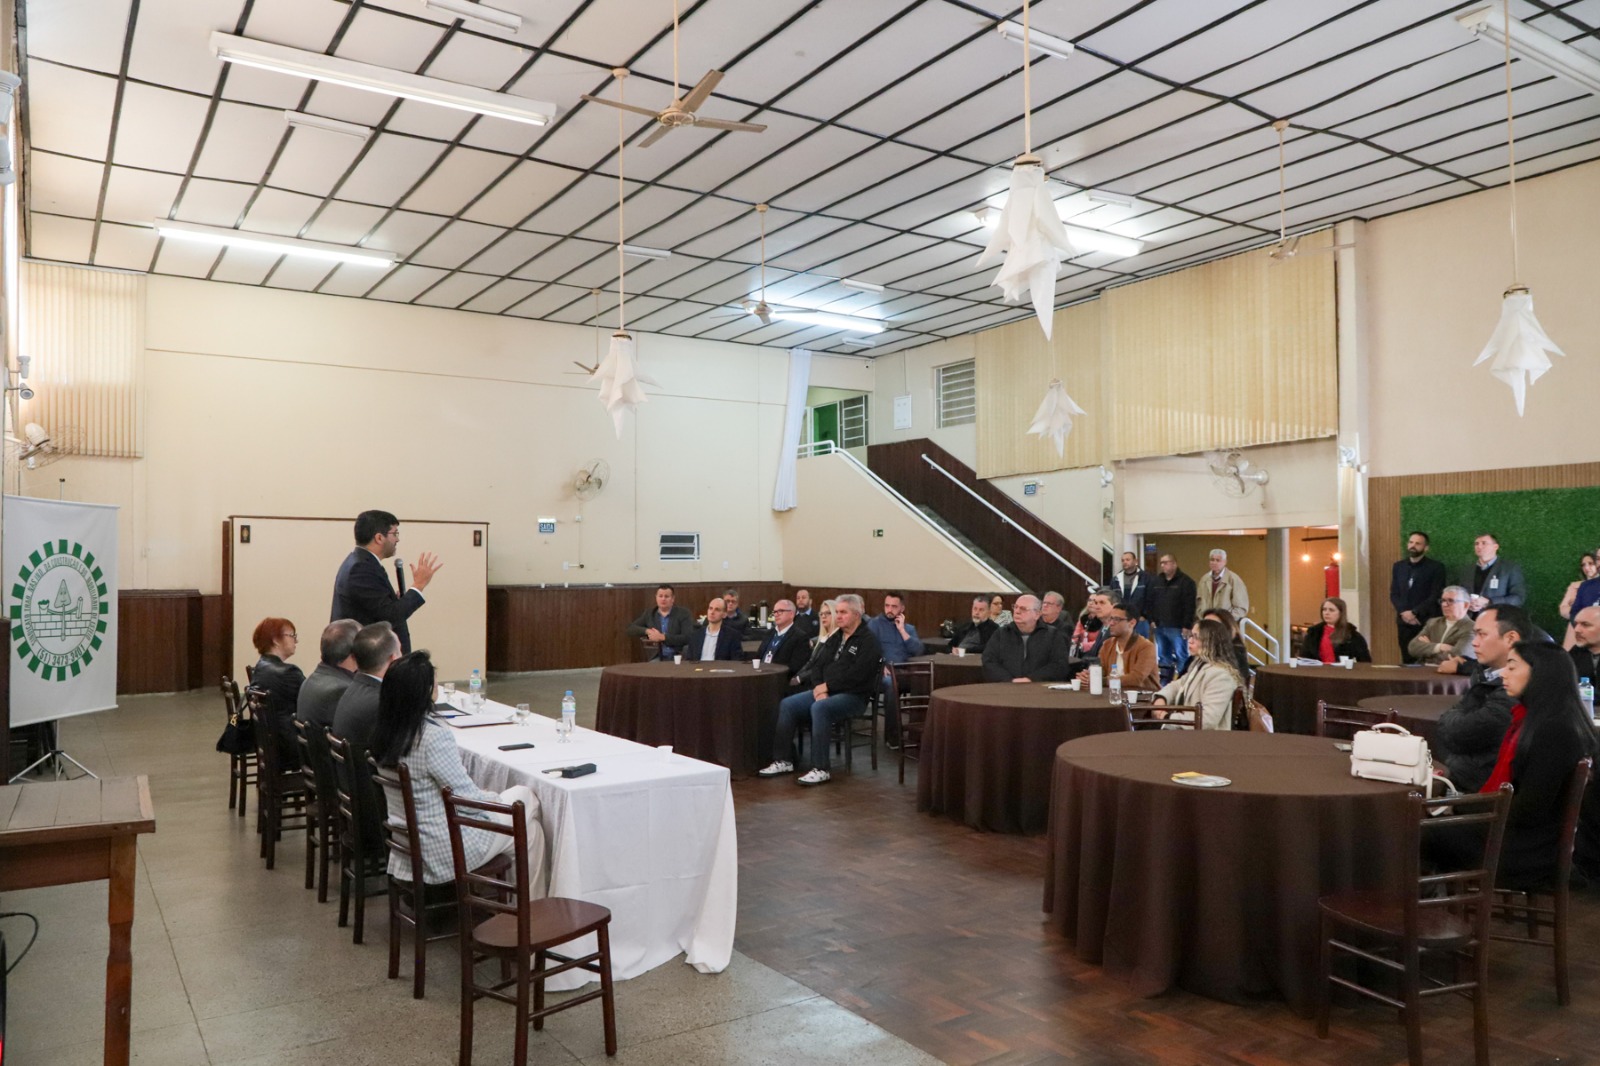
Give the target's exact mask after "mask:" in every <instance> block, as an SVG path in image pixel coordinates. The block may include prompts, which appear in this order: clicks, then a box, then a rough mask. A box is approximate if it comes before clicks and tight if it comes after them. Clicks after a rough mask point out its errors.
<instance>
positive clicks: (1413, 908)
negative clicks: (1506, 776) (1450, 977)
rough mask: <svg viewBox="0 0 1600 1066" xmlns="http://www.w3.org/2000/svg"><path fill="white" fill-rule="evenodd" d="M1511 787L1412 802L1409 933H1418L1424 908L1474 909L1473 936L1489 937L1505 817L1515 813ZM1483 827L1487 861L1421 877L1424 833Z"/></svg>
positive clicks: (1412, 798)
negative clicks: (1475, 826)
mask: <svg viewBox="0 0 1600 1066" xmlns="http://www.w3.org/2000/svg"><path fill="white" fill-rule="evenodd" d="M1511 796H1512V787H1511V786H1510V785H1509V784H1506V785H1501V786H1500V788H1499V789H1498V790H1496V791H1494V792H1473V793H1469V794H1467V795H1456V796H1443V797H1440V798H1439V799H1432V800H1430V799H1425V798H1424V797H1423V795H1422V793H1420V792H1413V793H1411V794H1410V795H1409V796H1408V797H1407V802H1408V803H1409V805H1410V810H1411V817H1412V839H1411V846H1410V847H1408V848H1407V849H1406V855H1405V862H1406V867H1407V874H1408V876H1407V878H1406V883H1407V884H1409V885H1411V886H1412V889H1414V890H1412V891H1407V892H1406V893H1405V928H1406V929H1407V930H1408V931H1415V930H1416V929H1417V928H1418V916H1419V914H1420V913H1421V911H1422V910H1423V908H1425V907H1454V906H1461V905H1462V904H1463V902H1464V901H1465V903H1466V905H1467V906H1469V907H1471V908H1472V911H1473V918H1472V925H1473V935H1474V936H1475V937H1476V938H1477V939H1478V941H1479V942H1480V943H1481V942H1484V941H1487V940H1488V936H1489V917H1490V914H1491V913H1492V912H1493V910H1494V907H1493V903H1494V891H1493V890H1494V881H1495V872H1496V871H1497V870H1498V869H1499V868H1500V845H1501V843H1502V842H1503V841H1504V839H1505V831H1506V818H1507V816H1508V815H1509V814H1510V812H1511ZM1465 825H1482V826H1485V827H1486V829H1485V830H1484V832H1483V852H1482V860H1481V861H1480V862H1479V864H1478V865H1477V866H1476V867H1474V868H1472V869H1468V870H1452V871H1449V872H1446V873H1437V874H1424V873H1422V837H1423V835H1424V834H1426V833H1429V832H1432V831H1434V830H1437V829H1443V828H1444V827H1446V826H1465ZM1445 885H1449V886H1451V889H1452V890H1451V891H1449V892H1440V891H1438V889H1439V888H1440V887H1441V886H1445Z"/></svg>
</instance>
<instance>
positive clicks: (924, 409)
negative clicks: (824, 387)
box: [868, 334, 978, 470]
mask: <svg viewBox="0 0 1600 1066" xmlns="http://www.w3.org/2000/svg"><path fill="white" fill-rule="evenodd" d="M977 356H978V342H977V335H976V334H973V335H971V336H966V337H952V338H951V339H950V340H946V341H938V342H936V343H933V344H925V345H923V346H922V347H921V348H912V349H910V350H909V351H903V352H893V353H891V354H889V355H885V356H881V357H880V358H878V359H874V360H873V361H872V370H873V379H874V380H873V385H872V400H871V402H870V404H869V407H870V408H871V410H870V411H869V412H868V413H869V415H870V417H871V419H872V429H871V433H870V437H869V439H870V441H871V443H873V444H888V443H890V442H892V441H898V440H914V439H916V438H918V437H927V438H928V439H929V440H931V441H933V443H935V444H937V445H938V446H939V447H941V448H943V449H944V450H945V451H947V452H949V453H950V454H951V455H953V456H955V457H956V458H957V459H960V460H961V461H962V462H963V463H966V464H967V465H968V466H970V467H972V468H973V469H974V470H976V469H977V467H978V434H977V427H976V426H974V425H972V424H970V423H969V424H967V425H964V426H951V427H949V428H948V429H940V428H939V427H937V426H935V425H934V421H935V417H936V416H937V414H938V410H937V408H936V405H935V397H934V380H935V376H934V369H935V368H936V367H941V366H945V365H946V364H948V363H959V362H961V361H962V360H965V359H976V358H977ZM907 394H909V395H910V397H911V428H910V429H900V430H897V429H895V428H894V398H895V397H896V396H904V395H907Z"/></svg>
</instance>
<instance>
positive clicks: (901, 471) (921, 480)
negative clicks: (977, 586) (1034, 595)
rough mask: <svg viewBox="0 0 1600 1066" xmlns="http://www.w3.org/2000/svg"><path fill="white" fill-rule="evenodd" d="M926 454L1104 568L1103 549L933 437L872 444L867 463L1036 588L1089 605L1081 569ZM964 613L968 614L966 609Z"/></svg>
mask: <svg viewBox="0 0 1600 1066" xmlns="http://www.w3.org/2000/svg"><path fill="white" fill-rule="evenodd" d="M923 455H927V456H928V458H930V459H932V460H933V461H934V462H936V463H938V464H939V465H940V466H942V467H944V469H946V470H948V471H949V472H950V473H952V474H954V475H955V476H956V477H957V478H959V479H960V480H961V482H962V484H964V485H966V486H968V487H969V488H971V489H972V490H973V491H974V492H976V493H977V494H978V495H979V496H981V497H983V498H984V499H985V500H987V501H988V502H989V503H991V504H993V505H994V506H995V507H997V508H998V509H999V510H1000V511H1001V512H1002V513H1004V514H1005V515H1006V516H1007V517H1009V518H1011V519H1012V520H1013V521H1015V522H1016V523H1017V524H1018V525H1020V526H1021V527H1022V528H1023V529H1025V530H1027V531H1028V532H1029V533H1032V534H1033V535H1034V536H1035V537H1038V538H1039V540H1040V541H1042V542H1043V543H1045V544H1047V545H1049V547H1050V548H1051V550H1053V551H1055V552H1056V553H1057V554H1059V555H1060V556H1061V557H1062V558H1064V559H1067V560H1069V561H1070V562H1071V563H1072V565H1074V566H1076V567H1078V569H1080V570H1082V571H1083V572H1084V573H1086V574H1089V575H1091V576H1092V575H1096V574H1099V573H1100V572H1101V570H1100V555H1099V553H1098V552H1094V553H1092V554H1091V553H1090V552H1088V551H1085V550H1084V549H1083V548H1081V547H1079V546H1078V545H1077V544H1074V543H1073V542H1072V541H1070V540H1068V539H1067V538H1066V537H1064V536H1062V535H1061V534H1060V533H1059V532H1058V531H1057V530H1056V529H1055V528H1054V527H1053V526H1051V525H1049V524H1047V523H1046V522H1044V521H1043V520H1042V519H1040V518H1039V517H1038V516H1037V515H1035V514H1034V513H1033V512H1032V511H1029V510H1028V509H1027V508H1026V507H1023V506H1022V505H1021V504H1019V503H1017V502H1016V501H1015V500H1013V499H1012V498H1011V497H1010V496H1007V495H1006V494H1005V493H1004V492H1001V491H1000V490H999V489H997V488H995V487H994V486H993V485H991V484H989V483H988V482H987V481H983V480H981V479H979V477H978V476H977V473H976V472H975V471H973V469H972V468H971V467H969V466H967V465H966V464H965V463H963V462H961V461H960V460H959V459H957V458H956V457H955V456H953V455H951V454H950V453H949V452H947V451H945V450H944V449H943V448H941V447H939V446H938V445H937V444H935V443H933V442H932V441H931V440H927V439H926V438H918V439H916V440H908V441H896V442H895V443H892V444H873V445H870V446H869V447H868V448H867V466H868V468H869V469H871V470H872V472H873V473H875V474H877V475H878V476H879V477H881V478H883V480H885V481H887V482H888V483H889V484H890V485H892V486H894V488H895V491H897V492H899V493H900V494H901V495H902V496H904V497H905V498H906V499H908V500H910V501H911V502H912V503H914V504H917V505H919V506H925V507H931V508H932V509H933V510H934V511H936V512H938V514H939V515H940V517H942V518H943V519H945V521H947V522H949V523H950V524H951V525H952V526H954V527H955V528H956V529H958V530H960V531H961V532H962V533H963V534H964V535H965V536H967V537H968V538H969V539H970V540H971V541H972V542H973V543H974V544H976V545H978V547H980V548H982V549H983V550H984V551H986V552H988V553H989V554H990V555H992V556H993V557H994V558H995V559H997V560H999V562H1000V565H1001V566H1004V567H1005V568H1006V569H1007V570H1010V571H1011V572H1012V573H1013V574H1015V575H1017V577H1018V578H1019V579H1021V581H1022V582H1023V583H1024V584H1026V585H1027V586H1028V587H1029V588H1031V589H1033V590H1034V591H1035V592H1039V593H1044V592H1047V591H1050V590H1051V589H1054V590H1055V591H1057V592H1060V593H1061V594H1062V596H1064V597H1065V598H1066V601H1067V606H1068V607H1069V608H1070V609H1071V610H1073V611H1074V612H1077V611H1080V610H1082V609H1083V606H1084V604H1085V603H1086V602H1087V601H1088V598H1089V597H1088V590H1087V589H1085V587H1084V583H1083V581H1082V580H1081V579H1080V578H1079V577H1078V576H1077V575H1076V574H1074V573H1072V572H1071V571H1070V570H1068V569H1066V568H1065V567H1063V566H1062V565H1061V564H1060V563H1059V562H1057V561H1056V560H1055V559H1053V558H1051V557H1050V556H1049V555H1048V554H1046V553H1045V552H1043V551H1041V550H1040V548H1039V546H1038V545H1037V544H1035V543H1033V542H1032V541H1031V540H1029V539H1028V538H1027V537H1025V536H1023V535H1022V534H1021V533H1020V532H1018V531H1017V529H1016V528H1015V527H1013V526H1011V525H1009V524H1007V523H1005V522H1002V521H1001V520H1000V519H999V518H998V517H997V516H996V515H995V513H994V512H993V511H991V510H989V509H988V508H987V507H985V506H983V504H981V503H979V502H978V501H977V500H974V499H973V498H972V497H971V496H970V495H968V494H967V493H965V492H963V491H962V490H961V489H960V488H959V487H957V486H956V485H953V484H951V482H950V479H949V478H946V477H945V476H944V475H942V474H940V473H939V472H938V471H937V470H934V469H933V468H932V467H930V466H929V465H928V464H927V463H925V462H924V461H923V459H922V457H923ZM958 617H965V613H964V612H963V613H962V614H960V615H958Z"/></svg>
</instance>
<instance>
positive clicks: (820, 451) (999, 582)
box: [797, 440, 1023, 592]
mask: <svg viewBox="0 0 1600 1066" xmlns="http://www.w3.org/2000/svg"><path fill="white" fill-rule="evenodd" d="M819 455H838V456H842V457H843V458H844V459H845V460H846V461H848V462H849V463H851V464H852V465H853V466H855V468H856V469H857V470H859V471H861V473H863V474H865V475H866V476H867V478H868V479H870V480H871V481H873V482H874V483H875V484H876V485H877V486H878V487H879V488H881V489H883V490H884V491H885V492H887V493H888V494H889V495H890V496H893V497H894V498H895V500H897V501H898V502H899V503H900V505H901V506H902V507H904V508H905V509H906V510H908V511H910V512H911V513H912V514H914V515H916V516H917V519H918V521H920V522H922V524H923V525H925V526H927V527H928V528H929V529H931V530H933V531H934V532H935V533H937V534H938V535H939V536H941V537H943V538H944V539H945V541H946V542H947V543H948V544H949V545H950V547H952V548H954V549H955V550H956V551H958V552H960V553H961V554H962V555H963V556H965V557H966V558H967V559H968V561H970V562H971V563H972V564H973V565H975V566H977V567H978V568H979V569H981V570H983V571H984V572H985V573H987V574H988V575H989V577H990V578H992V579H993V581H994V583H995V588H996V589H998V590H1000V591H1003V592H1022V591H1023V590H1022V589H1019V588H1017V587H1016V586H1015V585H1013V584H1012V583H1011V582H1010V581H1009V580H1007V579H1006V578H1004V577H1002V576H1001V575H1000V573H999V571H997V570H995V568H994V567H992V566H990V565H989V564H988V563H986V562H984V561H983V560H982V559H981V558H979V557H978V555H977V554H976V553H974V552H973V550H972V549H971V548H969V547H967V546H966V545H965V544H963V543H961V542H960V541H959V540H957V539H956V538H955V537H954V536H952V535H951V534H950V531H949V530H947V529H944V528H943V527H941V526H939V525H938V524H937V523H934V522H931V521H929V520H928V516H927V515H925V514H923V513H922V512H921V511H920V510H919V509H918V508H917V505H916V504H914V503H912V502H911V501H910V500H908V499H906V498H905V497H904V496H902V495H900V493H899V492H898V491H896V490H895V487H894V486H893V485H891V484H889V483H888V482H887V481H885V480H883V478H881V477H879V476H878V475H877V474H875V473H873V472H872V471H871V470H870V469H868V468H867V465H866V464H865V463H863V462H862V461H861V460H860V459H857V458H856V457H855V456H853V455H851V454H850V453H849V452H847V451H845V450H844V449H843V448H840V447H838V446H837V445H835V444H834V443H833V441H831V440H818V441H812V442H810V443H809V444H802V445H800V447H799V449H798V454H797V457H798V458H800V459H811V458H815V457H816V456H819Z"/></svg>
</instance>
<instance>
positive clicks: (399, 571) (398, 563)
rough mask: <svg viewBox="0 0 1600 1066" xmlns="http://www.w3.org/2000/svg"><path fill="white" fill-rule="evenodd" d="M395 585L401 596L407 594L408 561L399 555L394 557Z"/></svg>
mask: <svg viewBox="0 0 1600 1066" xmlns="http://www.w3.org/2000/svg"><path fill="white" fill-rule="evenodd" d="M394 583H395V588H396V589H398V590H399V592H400V595H402V596H404V595H405V594H406V561H405V560H404V559H402V558H400V557H399V556H398V555H397V556H395V557H394Z"/></svg>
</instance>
